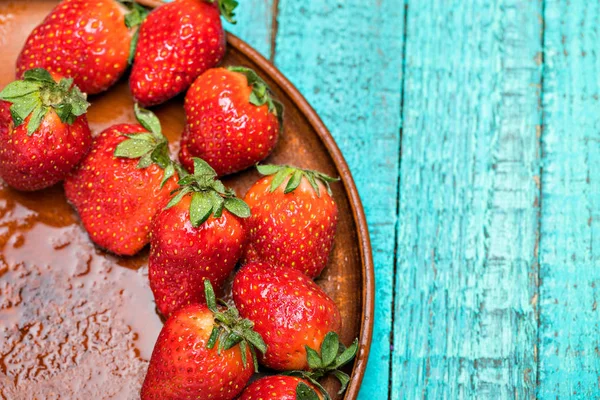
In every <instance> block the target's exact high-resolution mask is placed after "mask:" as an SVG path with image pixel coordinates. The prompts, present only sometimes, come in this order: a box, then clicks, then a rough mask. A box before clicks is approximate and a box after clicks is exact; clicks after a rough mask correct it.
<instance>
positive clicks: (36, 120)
mask: <svg viewBox="0 0 600 400" xmlns="http://www.w3.org/2000/svg"><path fill="white" fill-rule="evenodd" d="M47 112H48V107H44V106H42V105H37V106H36V107H35V108H34V109H33V111H32V113H31V119H30V120H29V124H27V134H28V135H33V132H35V131H37V129H38V128H39V127H40V125H41V124H42V120H43V119H44V117H45V116H46V113H47Z"/></svg>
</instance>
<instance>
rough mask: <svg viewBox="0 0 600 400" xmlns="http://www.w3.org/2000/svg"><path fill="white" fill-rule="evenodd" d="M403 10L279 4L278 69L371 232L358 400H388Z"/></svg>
mask: <svg viewBox="0 0 600 400" xmlns="http://www.w3.org/2000/svg"><path fill="white" fill-rule="evenodd" d="M403 18H404V16H403V7H399V6H398V2H397V1H394V0H380V1H377V2H373V3H370V5H369V6H366V4H365V2H364V1H363V0H332V1H326V2H325V1H317V0H315V1H296V0H280V2H279V15H278V22H279V24H278V25H279V30H278V34H277V44H276V54H275V64H276V65H277V66H278V67H279V68H280V69H281V71H282V72H283V73H284V74H285V75H286V76H287V77H288V78H289V79H290V80H291V81H292V82H293V83H294V84H295V85H296V86H297V87H298V88H299V89H300V91H301V92H302V94H304V96H306V98H307V99H308V101H309V102H310V103H311V104H312V105H313V106H314V107H315V109H316V110H317V112H318V113H319V115H320V116H321V118H322V119H323V121H324V122H325V124H326V125H327V127H328V128H329V129H330V131H331V132H332V134H333V136H334V137H335V139H336V141H337V143H338V145H339V146H340V148H341V150H342V152H343V153H344V156H345V158H346V160H347V161H348V164H349V166H350V169H351V170H352V173H353V175H354V178H355V180H356V183H357V186H358V189H359V192H360V194H361V198H362V201H363V205H364V207H365V211H366V213H367V219H368V222H369V226H370V231H371V241H372V243H373V252H374V261H375V271H376V278H375V279H376V285H377V295H376V299H377V300H376V311H375V330H374V335H373V344H372V347H371V357H370V359H369V366H368V371H367V374H366V377H365V380H364V382H363V386H362V391H361V395H360V398H361V399H385V398H387V396H388V386H389V367H390V366H389V361H390V333H391V303H392V288H393V257H394V229H395V224H396V205H397V204H396V194H397V173H398V161H399V151H398V149H399V129H400V88H401V85H402V77H401V55H402V36H403V29H402V26H403Z"/></svg>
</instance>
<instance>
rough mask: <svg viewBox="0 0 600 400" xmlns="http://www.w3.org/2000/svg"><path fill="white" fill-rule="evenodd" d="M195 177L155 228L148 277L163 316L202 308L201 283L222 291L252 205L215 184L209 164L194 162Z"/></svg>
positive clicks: (239, 251) (241, 243)
mask: <svg viewBox="0 0 600 400" xmlns="http://www.w3.org/2000/svg"><path fill="white" fill-rule="evenodd" d="M195 165H196V167H195V172H194V174H193V175H188V176H184V177H183V178H182V179H181V180H180V181H179V183H180V187H179V192H178V194H177V195H175V196H174V197H173V199H172V200H171V202H170V203H169V204H168V206H167V208H166V209H164V210H162V211H160V212H159V213H158V214H157V215H156V218H155V220H154V223H153V225H152V241H151V245H150V259H149V262H148V276H149V279H150V287H151V289H152V292H153V293H154V298H155V300H156V306H157V307H158V309H159V311H160V312H161V313H162V314H163V315H165V316H169V315H171V313H173V312H174V311H176V310H178V309H179V308H181V307H183V306H185V305H188V304H192V303H204V301H205V299H204V292H203V287H202V282H204V280H205V279H209V280H210V282H211V283H212V285H213V286H214V287H215V288H216V289H217V290H218V291H220V290H221V288H222V287H223V285H224V283H225V280H226V279H227V277H228V276H229V275H230V274H231V272H232V271H233V269H234V268H235V265H236V264H237V262H238V260H239V259H240V257H241V255H242V250H243V247H244V245H245V242H246V233H247V230H246V228H245V227H244V225H243V223H242V218H246V217H248V216H249V215H250V210H249V209H248V206H247V205H246V204H245V203H244V202H243V201H242V200H240V199H237V198H236V197H235V194H234V193H233V192H232V191H231V190H229V189H226V188H225V187H224V186H223V184H222V183H221V182H220V181H218V180H215V178H216V173H215V172H214V170H213V169H212V168H210V166H209V165H208V164H206V163H205V162H204V161H202V160H200V159H195Z"/></svg>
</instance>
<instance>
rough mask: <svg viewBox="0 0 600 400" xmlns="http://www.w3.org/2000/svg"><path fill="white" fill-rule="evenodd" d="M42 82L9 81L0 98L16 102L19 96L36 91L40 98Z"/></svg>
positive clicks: (0, 93)
mask: <svg viewBox="0 0 600 400" xmlns="http://www.w3.org/2000/svg"><path fill="white" fill-rule="evenodd" d="M40 86H41V84H40V82H36V81H34V82H32V81H14V82H11V83H9V84H8V85H6V86H5V87H4V89H2V91H1V92H0V99H2V100H6V101H10V102H14V100H16V99H18V98H19V97H23V96H27V95H29V94H33V93H36V94H37V96H38V98H39V93H38V91H39V90H40Z"/></svg>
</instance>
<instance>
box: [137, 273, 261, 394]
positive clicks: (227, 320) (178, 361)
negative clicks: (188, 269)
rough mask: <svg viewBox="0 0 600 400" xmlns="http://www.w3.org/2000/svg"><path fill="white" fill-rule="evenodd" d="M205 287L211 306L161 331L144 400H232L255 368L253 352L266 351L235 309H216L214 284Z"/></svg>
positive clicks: (188, 310) (187, 312) (192, 309)
mask: <svg viewBox="0 0 600 400" xmlns="http://www.w3.org/2000/svg"><path fill="white" fill-rule="evenodd" d="M204 286H205V290H206V298H207V305H201V304H192V305H189V306H187V307H185V308H182V309H181V310H179V311H177V312H175V313H174V314H173V315H172V316H171V317H170V318H169V319H168V320H167V322H166V323H165V326H164V327H163V329H162V330H161V332H160V335H159V336H158V340H157V341H156V345H155V346H154V351H153V352H152V358H151V359H150V365H149V367H148V373H147V375H146V379H145V380H144V385H143V386H142V393H141V398H142V400H180V399H192V398H193V399H211V400H231V399H233V398H235V397H236V396H237V395H238V394H239V393H240V392H241V391H242V390H243V389H244V386H245V385H246V383H248V380H249V379H250V377H251V376H252V373H253V372H254V371H255V369H256V368H257V365H256V353H255V349H258V350H259V351H261V352H264V351H265V350H266V348H265V344H264V342H263V341H262V339H261V337H260V335H258V334H257V333H256V332H254V331H253V330H252V323H251V322H250V321H248V320H242V319H240V318H239V314H238V312H237V310H236V309H235V308H234V307H231V308H228V309H227V310H225V311H223V310H222V309H217V304H216V300H215V297H214V292H212V288H211V287H210V283H208V281H205V283H204ZM252 360H254V363H253V362H252Z"/></svg>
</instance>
